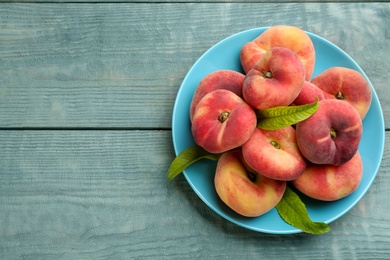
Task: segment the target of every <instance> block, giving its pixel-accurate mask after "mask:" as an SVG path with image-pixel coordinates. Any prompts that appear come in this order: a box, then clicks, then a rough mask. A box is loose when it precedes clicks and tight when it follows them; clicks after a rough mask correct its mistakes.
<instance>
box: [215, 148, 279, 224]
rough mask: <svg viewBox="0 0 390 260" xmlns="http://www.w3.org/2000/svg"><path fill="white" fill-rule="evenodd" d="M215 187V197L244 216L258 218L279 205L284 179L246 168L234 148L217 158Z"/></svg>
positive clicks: (239, 154) (239, 153)
mask: <svg viewBox="0 0 390 260" xmlns="http://www.w3.org/2000/svg"><path fill="white" fill-rule="evenodd" d="M214 186H215V189H216V191H217V194H218V196H219V197H220V198H221V200H222V201H223V202H224V203H225V204H226V205H227V206H229V207H230V208H231V209H232V210H234V211H235V212H237V213H238V214H241V215H243V216H246V217H257V216H260V215H262V214H264V213H266V212H268V211H269V210H271V209H272V208H273V207H275V206H276V204H278V202H279V201H280V200H281V198H282V197H283V194H284V191H285V189H286V182H285V181H277V180H273V179H269V178H267V177H264V176H262V175H260V174H256V173H252V172H250V171H248V170H247V169H246V167H245V164H244V163H243V161H242V155H241V151H240V149H237V150H233V151H229V152H226V153H224V154H223V155H222V156H221V157H220V158H219V160H218V163H217V169H216V173H215V177H214Z"/></svg>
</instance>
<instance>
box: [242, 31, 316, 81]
mask: <svg viewBox="0 0 390 260" xmlns="http://www.w3.org/2000/svg"><path fill="white" fill-rule="evenodd" d="M274 47H285V48H289V49H290V50H292V51H293V52H295V53H296V54H297V55H298V57H299V58H300V59H301V61H302V63H303V66H304V68H305V72H306V80H310V78H311V76H312V74H313V71H314V64H315V49H314V45H313V42H312V41H311V39H310V37H309V35H308V34H307V33H306V32H305V31H303V30H302V29H300V28H298V27H295V26H286V25H277V26H272V27H270V28H268V29H267V30H265V31H264V32H263V33H261V34H260V35H259V36H258V37H257V38H256V39H254V40H253V41H251V42H248V43H246V44H244V46H243V47H242V48H241V52H240V60H241V65H242V67H243V69H244V71H245V73H247V72H249V70H251V69H252V68H253V66H254V65H255V63H256V62H257V61H258V60H259V59H260V58H261V57H262V55H264V54H265V52H266V51H268V50H270V49H271V48H274Z"/></svg>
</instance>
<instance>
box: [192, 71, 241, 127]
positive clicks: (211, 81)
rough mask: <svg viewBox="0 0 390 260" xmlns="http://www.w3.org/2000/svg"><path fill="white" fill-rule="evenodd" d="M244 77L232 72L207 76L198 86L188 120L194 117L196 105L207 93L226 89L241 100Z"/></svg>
mask: <svg viewBox="0 0 390 260" xmlns="http://www.w3.org/2000/svg"><path fill="white" fill-rule="evenodd" d="M244 78H245V75H244V74H242V73H240V72H237V71H234V70H217V71H214V72H211V73H210V74H207V75H206V76H205V77H204V78H203V79H202V80H201V81H200V82H199V84H198V86H197V88H196V90H195V92H194V95H193V97H192V102H191V106H190V119H191V120H192V117H193V115H194V111H195V108H196V105H197V104H198V103H199V101H200V100H201V99H202V97H204V96H205V95H206V94H207V93H209V92H211V91H213V90H216V89H226V90H230V91H232V92H234V93H235V94H236V95H237V96H239V97H241V98H242V83H243V82H244Z"/></svg>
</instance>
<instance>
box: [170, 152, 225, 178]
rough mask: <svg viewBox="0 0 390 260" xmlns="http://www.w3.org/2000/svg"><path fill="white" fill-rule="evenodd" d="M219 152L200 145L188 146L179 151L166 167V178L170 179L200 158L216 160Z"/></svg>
mask: <svg viewBox="0 0 390 260" xmlns="http://www.w3.org/2000/svg"><path fill="white" fill-rule="evenodd" d="M220 156H221V154H213V153H209V152H207V151H206V150H204V149H203V148H201V147H200V146H193V147H189V148H187V149H185V150H183V151H182V152H180V153H179V154H178V155H177V156H176V158H175V159H174V160H173V162H172V163H171V165H170V166H169V168H168V172H167V178H168V180H169V181H171V180H172V179H173V178H175V177H176V176H177V175H179V174H180V173H181V172H182V171H184V169H185V168H187V167H188V166H190V165H191V164H193V163H195V162H197V161H199V160H200V159H209V160H214V161H215V160H218V159H219V157H220Z"/></svg>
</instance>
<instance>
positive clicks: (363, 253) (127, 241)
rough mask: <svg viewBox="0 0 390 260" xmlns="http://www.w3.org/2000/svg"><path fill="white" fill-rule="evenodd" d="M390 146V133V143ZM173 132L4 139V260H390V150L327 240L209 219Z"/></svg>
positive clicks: (0, 235) (16, 134)
mask: <svg viewBox="0 0 390 260" xmlns="http://www.w3.org/2000/svg"><path fill="white" fill-rule="evenodd" d="M386 137H387V140H389V137H390V136H389V133H387V134H386ZM170 139H171V132H170V131H0V146H1V149H0V158H1V160H0V169H1V174H0V208H1V210H0V258H1V259H221V258H222V259H243V258H245V259H258V258H259V257H260V258H261V259H286V258H287V259H318V258H321V259H375V260H377V259H388V255H389V253H390V249H389V247H388V244H389V243H390V237H389V236H388V234H389V232H390V216H389V214H387V210H386V209H387V208H389V206H390V204H389V203H390V188H389V187H390V175H389V174H387V173H388V171H389V164H390V151H389V149H388V147H389V144H390V143H389V141H386V147H387V148H386V150H385V153H384V157H383V165H382V167H381V168H380V171H379V173H378V175H377V178H376V179H375V181H374V183H373V185H372V186H371V188H370V189H369V191H368V193H367V194H366V195H365V196H364V197H363V199H362V200H361V201H360V202H359V203H358V204H357V205H356V206H355V207H354V208H353V209H352V210H351V211H349V212H348V213H347V214H346V215H344V216H343V217H342V218H340V219H339V220H337V221H335V222H334V223H332V224H331V227H332V231H331V232H329V233H327V234H324V235H320V236H311V235H306V234H296V235H268V234H263V233H257V232H253V231H249V230H246V229H244V228H241V227H238V226H236V225H234V224H232V223H230V222H228V221H226V220H224V219H222V218H221V217H220V216H219V215H217V214H216V213H214V212H213V211H212V210H210V209H209V208H208V207H207V206H206V205H205V204H204V203H203V202H202V201H201V200H200V199H199V198H198V196H197V195H196V194H195V193H194V191H193V190H192V189H191V188H190V186H189V185H188V183H187V182H186V180H185V178H184V177H183V176H182V175H180V176H179V177H177V179H175V180H173V181H172V182H171V183H167V180H166V179H165V172H166V169H167V167H168V166H169V163H170V161H171V160H172V159H173V157H174V154H173V152H172V151H173V149H172V146H171V140H170Z"/></svg>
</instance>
